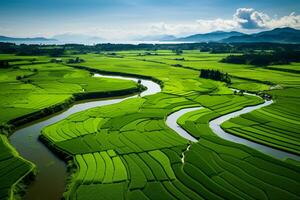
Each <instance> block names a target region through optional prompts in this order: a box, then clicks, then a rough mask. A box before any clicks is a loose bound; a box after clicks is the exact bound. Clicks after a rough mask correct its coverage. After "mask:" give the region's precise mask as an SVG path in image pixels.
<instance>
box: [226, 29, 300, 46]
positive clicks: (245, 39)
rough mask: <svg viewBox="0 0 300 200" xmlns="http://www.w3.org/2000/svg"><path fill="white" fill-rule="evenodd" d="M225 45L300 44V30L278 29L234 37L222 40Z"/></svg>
mask: <svg viewBox="0 0 300 200" xmlns="http://www.w3.org/2000/svg"><path fill="white" fill-rule="evenodd" d="M221 42H225V43H237V42H238V43H257V42H273V43H300V30H297V29H293V28H276V29H273V30H271V31H264V32H260V33H256V34H251V35H241V36H232V37H229V38H226V39H223V40H221Z"/></svg>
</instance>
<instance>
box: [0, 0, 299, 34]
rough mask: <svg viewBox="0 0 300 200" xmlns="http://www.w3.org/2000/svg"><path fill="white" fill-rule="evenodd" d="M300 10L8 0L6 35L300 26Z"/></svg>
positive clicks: (289, 6)
mask: <svg viewBox="0 0 300 200" xmlns="http://www.w3.org/2000/svg"><path fill="white" fill-rule="evenodd" d="M238 9H240V10H239V11H238ZM299 14H300V1H299V0H280V1H279V0H251V1H249V0H201V1H200V0H127V1H125V0H26V1H25V0H2V1H1V6H0V19H1V20H0V35H10V36H28V37H32V36H47V37H51V36H53V35H56V34H63V33H74V34H86V35H95V36H99V37H104V38H112V39H116V38H120V39H125V38H133V37H135V36H141V35H151V34H174V35H187V34H192V33H196V32H199V33H201V32H209V31H213V30H223V29H224V30H240V31H244V32H252V31H254V32H255V31H259V30H261V29H271V28H274V27H280V26H292V27H294V28H300V25H299V23H300V16H299ZM247 20H248V22H247ZM252 20H253V22H252ZM298 20H299V21H298ZM250 21H251V22H250Z"/></svg>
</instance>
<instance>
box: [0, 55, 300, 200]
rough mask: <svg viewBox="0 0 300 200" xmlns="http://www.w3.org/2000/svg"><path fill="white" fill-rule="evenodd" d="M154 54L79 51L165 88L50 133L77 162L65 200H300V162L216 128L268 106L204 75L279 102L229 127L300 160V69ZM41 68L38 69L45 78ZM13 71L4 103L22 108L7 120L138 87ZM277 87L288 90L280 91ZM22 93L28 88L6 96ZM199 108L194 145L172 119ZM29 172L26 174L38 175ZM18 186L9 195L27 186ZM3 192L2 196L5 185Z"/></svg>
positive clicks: (188, 117)
mask: <svg viewBox="0 0 300 200" xmlns="http://www.w3.org/2000/svg"><path fill="white" fill-rule="evenodd" d="M144 53H145V52H144V51H122V52H116V54H117V56H111V55H108V54H106V53H101V54H84V55H79V56H80V57H81V58H83V59H84V60H85V62H84V63H80V65H82V66H84V67H86V68H87V69H90V70H100V71H106V72H114V73H126V74H132V75H135V76H147V77H153V78H154V79H156V80H160V81H161V82H162V85H163V87H162V92H160V93H158V94H154V95H150V96H143V97H136V98H130V99H127V100H125V101H122V102H120V103H117V104H113V105H107V106H101V107H95V108H91V109H88V110H86V111H82V112H78V113H75V114H73V115H71V116H69V117H67V118H66V119H64V120H61V121H59V122H57V123H55V124H53V125H50V126H47V127H45V128H44V129H43V131H42V135H43V137H45V138H46V139H47V141H49V142H50V144H51V145H52V146H53V147H54V148H56V149H58V150H59V151H61V152H64V153H65V154H67V155H68V156H69V157H70V158H71V162H72V163H73V165H74V166H75V167H74V171H72V172H71V174H70V176H71V177H72V178H71V180H70V181H69V185H68V187H67V189H66V192H65V194H64V198H66V199H76V200H81V199H82V200H83V199H89V200H93V199H95V200H96V199H99V197H101V198H102V199H130V200H131V199H132V200H135V199H195V200H198V199H300V191H299V188H300V168H299V164H298V162H297V161H294V160H278V159H276V158H273V157H271V156H269V155H266V154H263V153H261V152H259V151H257V150H255V149H252V148H250V147H247V146H244V145H241V144H236V143H233V142H230V141H226V140H224V139H221V138H219V137H218V136H217V135H215V133H214V132H212V130H211V129H210V127H209V121H211V120H213V119H215V118H217V117H219V116H222V115H225V114H228V113H231V112H234V111H237V110H240V109H242V108H244V107H247V106H252V105H258V104H261V103H263V101H264V100H263V99H262V98H258V97H256V96H250V95H238V94H234V93H233V91H232V90H231V89H230V88H229V87H228V86H227V85H226V84H225V83H222V82H217V81H213V80H208V79H201V78H199V70H200V69H218V70H221V71H223V72H227V73H229V74H230V75H232V76H233V78H232V82H233V83H232V85H230V87H232V88H237V89H242V90H247V91H250V92H264V93H267V94H269V95H271V96H272V98H273V100H274V104H272V105H271V106H268V107H264V108H262V109H259V110H256V111H253V112H250V113H248V114H245V115H242V116H240V117H237V118H233V119H231V120H229V121H226V122H225V123H224V124H222V127H223V128H224V130H226V131H227V132H229V133H231V134H234V135H238V136H239V137H243V138H246V139H249V140H251V141H255V142H257V143H261V144H264V145H268V146H270V147H274V148H277V149H281V150H283V151H287V152H291V153H294V154H299V152H300V149H299V114H298V113H299V105H298V100H299V85H300V79H299V78H300V75H299V74H298V73H293V72H291V71H282V70H272V69H268V68H256V67H254V66H250V65H234V64H225V63H220V62H219V60H221V59H222V58H224V57H225V56H226V54H208V53H200V52H199V51H184V53H183V54H182V55H175V53H173V52H171V51H166V50H164V51H162V50H159V51H156V52H155V53H156V54H157V55H154V54H153V55H148V54H147V55H146V54H145V55H144ZM43 59H45V58H43ZM21 64H24V63H21ZM294 65H295V64H294ZM76 66H77V65H76V64H74V67H76ZM31 68H36V69H38V73H37V74H35V73H34V72H33V71H32V70H30V69H31ZM6 72H7V73H5V74H11V75H9V76H8V75H0V80H2V81H3V83H2V84H3V85H5V87H6V88H7V89H6V91H5V90H2V89H1V94H2V93H3V98H1V101H3V102H1V105H3V106H4V107H3V110H5V111H6V112H7V111H8V107H9V108H10V109H11V110H12V111H14V112H12V113H13V114H11V115H10V114H9V115H8V116H9V117H7V115H6V116H4V115H3V116H1V117H3V119H2V123H6V122H8V121H9V120H11V119H15V118H17V117H19V116H23V115H26V114H29V113H33V112H35V111H37V110H41V109H43V108H46V107H49V106H52V105H55V104H57V103H60V102H63V101H66V100H67V99H69V98H71V97H72V95H73V94H74V93H79V92H82V91H83V90H84V91H87V92H106V91H113V90H126V89H132V88H135V87H137V85H136V83H134V82H129V81H121V80H110V79H101V80H100V81H99V80H98V79H96V78H94V77H92V76H91V75H90V73H89V72H88V71H86V70H80V69H77V68H72V65H71V66H63V65H61V64H53V63H52V64H35V65H30V64H29V65H20V69H18V70H11V71H9V70H8V71H6ZM19 74H22V75H27V76H30V79H32V81H33V82H32V83H31V84H23V83H19V82H17V80H15V78H12V77H14V76H17V75H19ZM266 81H268V82H266ZM4 82H5V83H4ZM7 83H10V84H7ZM0 84H1V83H0ZM275 85H276V86H279V87H277V88H276V89H273V90H270V89H272V87H274V86H275ZM16 88H18V89H16ZM12 91H20V92H19V93H16V94H15V96H13V95H10V96H9V97H6V96H7V95H5V94H7V93H8V92H10V93H12ZM29 91H30V92H29ZM5 92H7V93H5ZM25 94H26V95H25ZM18 95H19V98H21V97H20V96H22V95H25V97H26V98H25V99H26V100H24V102H22V101H20V100H19V101H17V99H18ZM32 95H35V96H32ZM48 95H49V96H48ZM10 98H11V99H10ZM12 99H13V100H12ZM4 101H5V103H4ZM29 102H30V103H29ZM13 105H14V106H13ZM197 106H198V107H199V106H202V107H204V108H203V109H201V110H197V111H193V112H190V113H187V114H185V115H183V116H182V117H181V118H179V120H178V123H179V124H180V125H181V126H182V127H183V128H184V129H185V130H186V131H188V132H189V133H190V134H191V135H192V136H193V137H195V138H197V139H198V141H197V142H190V141H188V140H186V139H184V138H182V137H181V136H180V135H178V134H177V133H176V132H175V131H173V130H172V129H170V128H169V127H168V126H167V125H166V123H165V120H166V117H167V116H168V115H170V114H171V113H173V112H175V111H178V110H181V109H183V108H190V107H197ZM0 109H1V108H0ZM4 138H5V137H4ZM183 156H184V159H182V157H183ZM16 157H17V158H18V159H20V158H19V157H18V156H16ZM1 158H2V156H1ZM0 160H3V159H0ZM22 162H23V163H26V164H27V165H26V166H30V167H32V166H33V165H32V164H30V163H27V162H26V161H24V160H22ZM23 165H25V164H23ZM0 166H2V161H0ZM3 166H4V164H3ZM21 168H22V169H23V170H24V169H25V170H24V171H25V172H24V173H26V172H28V171H29V169H28V168H27V170H26V167H24V166H23V167H21ZM0 173H1V171H0ZM24 173H23V174H24ZM16 176H17V175H16ZM19 178H20V175H19ZM11 180H12V182H11V183H10V184H8V185H7V186H5V188H6V190H9V189H10V186H11V185H13V184H14V183H15V182H17V180H16V179H11ZM1 183H2V182H1ZM0 188H1V191H2V188H4V186H2V185H1V186H0ZM5 194H7V192H6V193H5ZM8 196H9V195H6V197H8Z"/></svg>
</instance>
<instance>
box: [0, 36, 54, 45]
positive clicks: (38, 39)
mask: <svg viewBox="0 0 300 200" xmlns="http://www.w3.org/2000/svg"><path fill="white" fill-rule="evenodd" d="M0 42H12V43H17V44H20V43H25V44H39V43H52V42H56V40H55V39H48V38H44V37H34V38H16V37H7V36H0Z"/></svg>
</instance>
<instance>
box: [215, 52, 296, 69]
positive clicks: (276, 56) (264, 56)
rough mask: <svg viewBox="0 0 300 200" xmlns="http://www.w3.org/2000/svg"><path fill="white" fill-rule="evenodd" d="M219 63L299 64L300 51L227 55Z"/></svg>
mask: <svg viewBox="0 0 300 200" xmlns="http://www.w3.org/2000/svg"><path fill="white" fill-rule="evenodd" d="M221 62H224V63H233V64H247V65H255V66H268V65H283V64H290V63H291V62H300V51H289V50H286V51H275V52H254V53H246V54H243V55H229V56H227V57H226V58H224V59H222V60H221Z"/></svg>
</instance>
